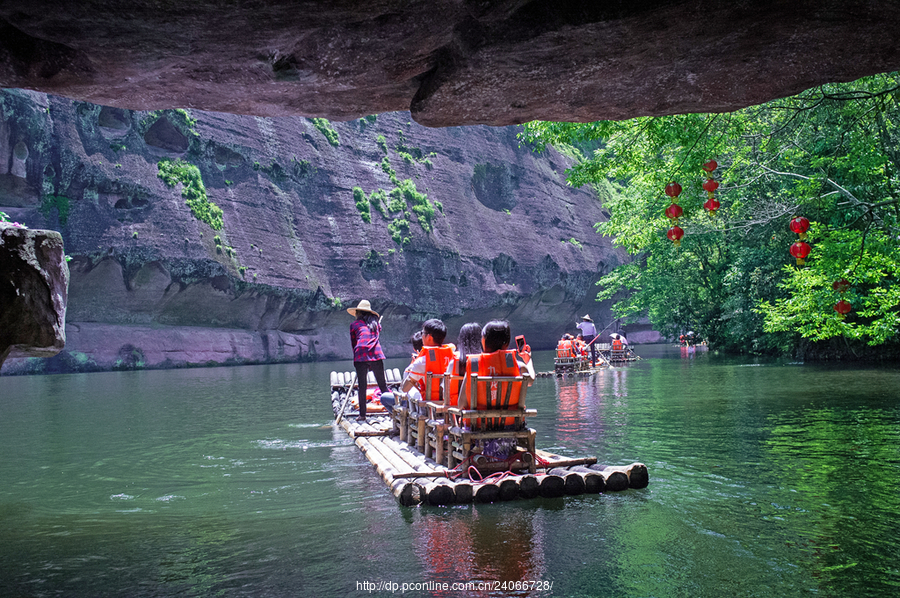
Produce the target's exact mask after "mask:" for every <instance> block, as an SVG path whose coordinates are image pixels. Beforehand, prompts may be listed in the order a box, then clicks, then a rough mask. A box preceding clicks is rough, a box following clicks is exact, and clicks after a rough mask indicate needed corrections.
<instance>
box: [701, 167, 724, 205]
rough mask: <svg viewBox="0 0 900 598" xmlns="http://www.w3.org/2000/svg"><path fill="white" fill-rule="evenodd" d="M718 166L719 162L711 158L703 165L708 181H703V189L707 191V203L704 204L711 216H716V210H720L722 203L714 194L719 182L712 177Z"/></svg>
mask: <svg viewBox="0 0 900 598" xmlns="http://www.w3.org/2000/svg"><path fill="white" fill-rule="evenodd" d="M718 166H719V164H718V162H716V161H715V160H710V161H709V162H707V163H706V164H704V165H703V166H702V168H703V172H705V173H706V174H707V179H706V182H705V183H703V190H704V191H706V193H707V198H706V203H704V204H703V207H704V208H706V209H707V210H709V215H710V216H714V215H715V214H716V210H718V209H719V206H721V205H722V204H720V203H719V200H717V199H716V198H715V195H714V193H715V191H716V189H718V188H719V183H718V182H717V181H716V180H715V179H713V178H712V173H713V171H714V170H715V169H716V168H718Z"/></svg>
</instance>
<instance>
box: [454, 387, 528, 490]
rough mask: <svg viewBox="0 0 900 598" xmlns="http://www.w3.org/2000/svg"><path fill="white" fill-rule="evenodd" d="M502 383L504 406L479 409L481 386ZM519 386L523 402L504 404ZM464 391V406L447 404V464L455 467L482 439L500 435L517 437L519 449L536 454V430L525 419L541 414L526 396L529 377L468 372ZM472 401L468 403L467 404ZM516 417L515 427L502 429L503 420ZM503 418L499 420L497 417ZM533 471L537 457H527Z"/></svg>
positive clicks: (500, 393)
mask: <svg viewBox="0 0 900 598" xmlns="http://www.w3.org/2000/svg"><path fill="white" fill-rule="evenodd" d="M494 383H496V384H497V385H498V390H499V396H500V397H501V399H500V402H501V405H498V406H497V407H498V408H493V409H478V408H477V405H478V392H477V391H478V387H479V385H485V386H489V385H491V384H494ZM516 386H518V388H519V402H518V405H516V406H515V407H512V408H510V407H503V406H502V404H503V403H504V402H505V403H507V404H508V401H509V400H510V396H511V393H512V390H513V389H514V388H515V387H516ZM463 390H464V392H460V398H459V400H460V406H458V407H447V408H446V413H447V437H448V446H447V449H446V452H447V461H446V465H447V467H448V468H451V469H452V468H454V467H456V466H457V465H458V464H459V463H461V462H462V461H464V460H465V459H466V458H467V457H468V456H469V455H470V453H471V451H472V445H473V443H474V442H475V441H478V440H494V439H499V438H514V439H515V440H516V444H517V448H518V450H519V451H520V452H521V451H525V452H527V453H530V455H531V456H532V457H533V455H534V453H535V437H536V435H537V433H536V432H535V430H533V429H531V428H528V427H526V426H525V418H526V417H531V416H534V415H537V411H536V410H534V409H527V408H526V406H525V397H526V394H527V391H528V380H527V379H526V378H525V377H523V376H478V375H477V374H471V375H466V377H465V379H464V381H463ZM466 401H468V405H465V406H463V404H464V403H465V402H466ZM510 418H512V419H513V427H514V429H511V430H505V429H499V428H500V427H501V426H503V424H502V422H504V421H506V420H507V419H510ZM498 419H499V420H500V421H499V422H498V421H497V420H498ZM523 463H524V464H525V466H527V468H528V470H529V472H530V473H534V472H535V461H534V459H533V458H530V457H529V458H527V459H523Z"/></svg>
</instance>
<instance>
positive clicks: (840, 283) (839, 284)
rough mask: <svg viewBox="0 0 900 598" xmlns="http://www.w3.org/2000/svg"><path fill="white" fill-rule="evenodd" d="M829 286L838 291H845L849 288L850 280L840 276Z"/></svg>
mask: <svg viewBox="0 0 900 598" xmlns="http://www.w3.org/2000/svg"><path fill="white" fill-rule="evenodd" d="M831 288H832V289H834V290H835V291H837V292H838V293H846V292H847V291H848V290H850V281H849V280H847V279H846V278H842V279H840V280H835V281H834V283H833V284H832V285H831Z"/></svg>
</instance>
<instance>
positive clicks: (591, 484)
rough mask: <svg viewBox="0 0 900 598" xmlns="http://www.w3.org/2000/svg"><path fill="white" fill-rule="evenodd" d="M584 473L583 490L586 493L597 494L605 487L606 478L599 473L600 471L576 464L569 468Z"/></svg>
mask: <svg viewBox="0 0 900 598" xmlns="http://www.w3.org/2000/svg"><path fill="white" fill-rule="evenodd" d="M569 469H570V470H572V471H577V472H578V473H581V474H582V475H584V491H585V493H587V494H599V493H600V492H603V491H604V490H605V489H606V480H604V479H603V476H602V475H600V472H598V471H594V470H593V469H589V468H587V467H585V466H583V465H576V466H574V467H570V468H569Z"/></svg>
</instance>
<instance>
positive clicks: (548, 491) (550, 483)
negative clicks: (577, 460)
mask: <svg viewBox="0 0 900 598" xmlns="http://www.w3.org/2000/svg"><path fill="white" fill-rule="evenodd" d="M538 481H539V482H540V484H539V486H538V493H539V494H540V495H541V496H543V497H544V498H556V497H557V496H562V495H563V494H565V493H566V481H565V480H563V479H562V478H561V477H559V476H558V475H553V474H549V473H548V474H544V475H542V476H539V477H538Z"/></svg>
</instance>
